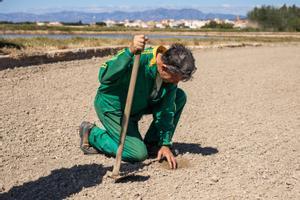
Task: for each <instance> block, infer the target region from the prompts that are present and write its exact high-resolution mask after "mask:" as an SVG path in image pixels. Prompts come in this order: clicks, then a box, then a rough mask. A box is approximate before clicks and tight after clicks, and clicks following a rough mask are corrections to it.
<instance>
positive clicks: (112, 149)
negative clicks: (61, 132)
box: [89, 88, 186, 162]
mask: <svg viewBox="0 0 300 200" xmlns="http://www.w3.org/2000/svg"><path fill="white" fill-rule="evenodd" d="M98 98H100V97H99V96H98V95H97V96H96V98H95V101H94V105H95V110H96V113H97V115H98V117H99V119H100V121H101V122H102V125H103V126H104V128H105V129H103V128H99V127H97V126H94V127H93V128H92V130H91V133H90V135H89V143H90V144H91V145H92V146H93V147H94V148H96V149H98V150H99V151H100V152H102V153H104V154H106V155H108V156H116V152H117V149H118V144H119V140H120V133H121V126H122V116H121V115H120V113H114V112H103V111H102V110H101V105H100V101H99V99H98ZM185 103H186V95H185V93H184V91H183V90H182V89H180V88H177V91H176V100H175V104H176V111H175V115H174V121H173V123H174V128H173V130H171V133H170V138H171V139H172V137H173V135H174V132H175V129H176V126H177V123H178V121H179V118H180V115H181V113H182V110H183V107H184V105H185ZM133 106H134V105H133ZM154 106H155V105H154ZM149 111H150V112H151V108H149ZM142 114H150V113H147V112H145V113H142ZM153 118H154V120H153V121H152V123H151V125H150V127H149V129H148V131H147V133H146V135H145V138H144V140H143V138H142V136H141V134H140V132H139V129H138V119H135V118H134V117H130V119H129V123H128V129H127V134H126V138H125V143H124V150H123V153H122V160H123V161H126V162H139V161H143V160H145V159H146V158H147V157H148V152H147V148H146V144H147V145H155V144H158V143H159V139H160V136H159V131H157V128H156V126H155V123H154V121H155V116H153ZM162 120H163V119H162Z"/></svg>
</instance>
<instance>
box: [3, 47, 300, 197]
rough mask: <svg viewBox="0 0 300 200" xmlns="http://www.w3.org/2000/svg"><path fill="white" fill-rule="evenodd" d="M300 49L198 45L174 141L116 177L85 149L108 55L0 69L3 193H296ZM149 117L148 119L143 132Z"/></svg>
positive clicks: (108, 162) (299, 186)
mask: <svg viewBox="0 0 300 200" xmlns="http://www.w3.org/2000/svg"><path fill="white" fill-rule="evenodd" d="M299 52H300V46H295V45H292V46H286V45H285V46H276V47H247V48H235V49H228V48H226V49H207V50H195V51H194V55H195V58H196V60H197V66H198V71H197V72H196V74H195V77H194V79H193V80H192V81H191V82H187V83H182V84H180V87H182V88H183V89H184V90H185V91H186V93H187V94H188V103H187V105H186V107H185V110H184V112H183V114H182V118H181V120H180V122H179V125H178V129H177V130H176V133H175V137H174V140H173V141H174V143H175V145H174V146H175V148H176V149H178V151H179V155H178V156H177V159H178V162H179V166H180V168H179V169H178V170H174V171H172V170H168V169H166V168H165V164H160V163H157V162H153V160H146V161H145V162H143V163H137V164H127V163H123V165H122V171H128V172H134V171H135V172H136V173H135V174H134V176H130V177H128V178H126V179H123V180H121V181H120V182H118V183H112V182H111V181H110V180H109V179H108V178H106V177H105V174H106V172H107V171H108V170H111V169H112V165H113V164H114V159H113V158H107V157H105V156H103V155H92V156H86V155H83V153H82V152H81V151H80V149H79V137H78V126H79V124H80V122H81V121H82V120H89V121H91V122H97V123H99V122H98V119H97V117H96V114H95V112H94V110H93V107H92V106H93V98H94V95H95V93H96V90H97V87H98V82H97V73H98V68H99V66H100V64H101V63H102V62H104V61H105V60H106V59H107V58H101V59H90V60H83V61H72V62H61V63H55V64H47V65H39V66H31V67H26V68H18V69H13V70H4V71H0V88H1V89H0V104H1V106H0V120H1V123H0V151H1V154H0V159H1V162H0V192H1V193H0V199H1V200H2V199H284V200H286V199H295V200H296V199H300V53H299ZM150 121H151V117H149V116H147V117H145V118H143V120H142V121H141V123H140V125H141V126H140V129H141V131H142V132H145V130H146V129H147V126H148V125H149V123H150Z"/></svg>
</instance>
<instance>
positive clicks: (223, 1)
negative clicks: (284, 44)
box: [0, 0, 300, 14]
mask: <svg viewBox="0 0 300 200" xmlns="http://www.w3.org/2000/svg"><path fill="white" fill-rule="evenodd" d="M0 1H1V0H0ZM141 2H142V3H141ZM283 4H287V5H293V4H296V5H297V6H300V0H291V1H288V0H286V1H282V0H260V1H258V0H252V1H247V0H246V1H242V0H209V1H207V0H205V1H203V0H202V1H201V0H184V1H183V0H179V1H178V0H150V1H141V0H44V1H43V0H2V2H0V13H11V12H28V13H36V14H41V13H49V12H58V11H84V12H111V11H116V10H121V11H125V12H131V11H142V10H146V9H154V8H174V9H180V8H195V9H198V10H201V11H203V12H206V13H208V12H214V13H230V14H246V13H247V11H249V10H251V9H252V8H253V7H255V6H261V5H273V6H281V5H283Z"/></svg>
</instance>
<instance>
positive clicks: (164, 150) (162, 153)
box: [157, 146, 177, 169]
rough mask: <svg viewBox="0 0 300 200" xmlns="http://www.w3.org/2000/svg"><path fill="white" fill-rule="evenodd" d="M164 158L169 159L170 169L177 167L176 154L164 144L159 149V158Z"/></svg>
mask: <svg viewBox="0 0 300 200" xmlns="http://www.w3.org/2000/svg"><path fill="white" fill-rule="evenodd" d="M162 158H166V159H167V161H168V163H169V166H170V169H176V168H177V162H176V159H175V156H174V155H173V153H172V151H171V150H170V148H169V147H167V146H162V147H161V148H160V150H159V151H158V154H157V159H158V160H161V159H162Z"/></svg>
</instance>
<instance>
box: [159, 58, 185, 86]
mask: <svg viewBox="0 0 300 200" xmlns="http://www.w3.org/2000/svg"><path fill="white" fill-rule="evenodd" d="M156 64H157V71H158V73H159V75H160V77H161V78H162V79H163V80H164V81H165V82H168V83H174V84H177V83H178V82H179V81H181V80H182V76H181V75H180V74H175V73H172V72H170V71H169V70H168V67H167V65H166V64H164V63H163V62H162V59H161V54H157V59H156Z"/></svg>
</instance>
